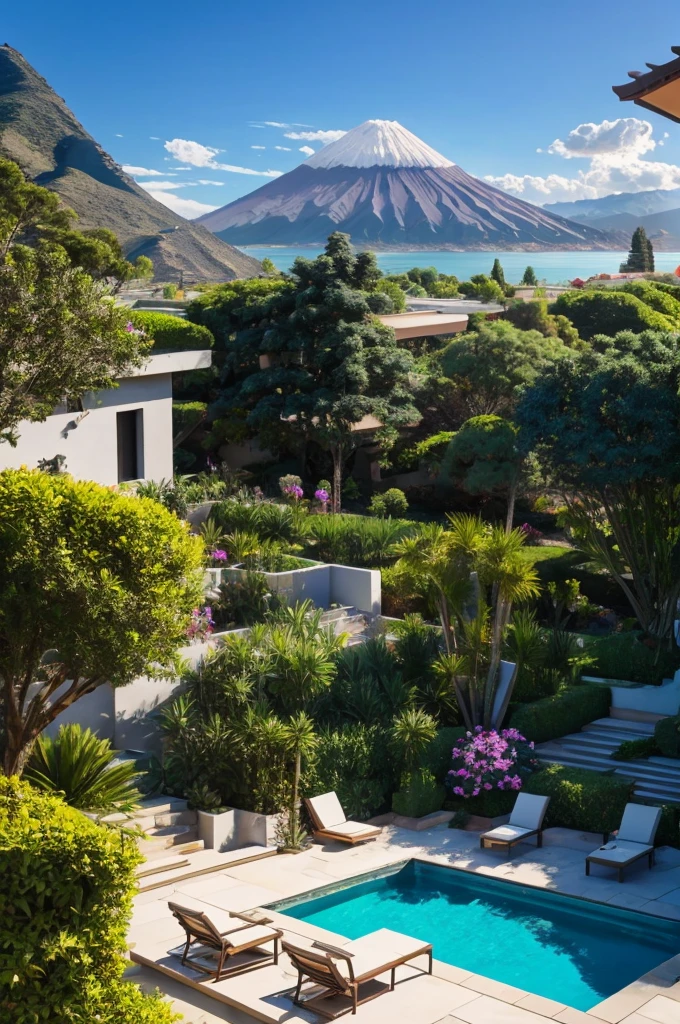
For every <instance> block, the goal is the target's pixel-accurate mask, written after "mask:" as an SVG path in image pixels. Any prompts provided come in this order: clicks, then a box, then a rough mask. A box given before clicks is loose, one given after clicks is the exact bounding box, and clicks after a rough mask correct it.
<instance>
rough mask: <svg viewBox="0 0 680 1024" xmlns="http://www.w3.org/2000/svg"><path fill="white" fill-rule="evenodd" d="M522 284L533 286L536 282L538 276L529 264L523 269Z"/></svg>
mask: <svg viewBox="0 0 680 1024" xmlns="http://www.w3.org/2000/svg"><path fill="white" fill-rule="evenodd" d="M522 284H526V285H530V286H531V287H534V288H535V287H536V285H537V284H538V278H537V277H536V271H535V270H534V268H533V267H531V266H530V267H527V269H526V270H525V271H524V277H523V278H522Z"/></svg>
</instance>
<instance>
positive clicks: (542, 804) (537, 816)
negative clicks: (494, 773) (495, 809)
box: [479, 793, 550, 849]
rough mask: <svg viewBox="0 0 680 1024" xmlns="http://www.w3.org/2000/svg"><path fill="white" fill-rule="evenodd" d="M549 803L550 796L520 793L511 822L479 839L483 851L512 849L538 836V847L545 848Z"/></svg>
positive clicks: (493, 829) (482, 835)
mask: <svg viewBox="0 0 680 1024" xmlns="http://www.w3.org/2000/svg"><path fill="white" fill-rule="evenodd" d="M549 803H550V797H549V796H536V795H534V794H533V793H518V794H517V799H516V800H515V806H514V807H513V809H512V814H511V815H510V821H509V822H508V823H507V825H499V826H498V827H497V828H492V829H491V831H490V832H483V833H482V834H481V836H480V837H479V845H480V846H481V848H482V849H484V848H485V847H486V846H506V847H508V848H511V847H513V846H515V845H516V844H517V843H523V842H524V840H525V839H530V838H531V836H536V846H543V819H544V818H545V812H546V810H547V809H548V804H549Z"/></svg>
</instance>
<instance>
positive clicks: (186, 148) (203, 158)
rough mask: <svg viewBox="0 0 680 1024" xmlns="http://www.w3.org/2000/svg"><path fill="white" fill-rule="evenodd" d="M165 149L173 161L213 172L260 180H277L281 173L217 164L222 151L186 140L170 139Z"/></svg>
mask: <svg viewBox="0 0 680 1024" xmlns="http://www.w3.org/2000/svg"><path fill="white" fill-rule="evenodd" d="M165 148H166V149H167V151H168V153H172V155H173V156H174V158H175V160H179V161H180V162H181V163H185V164H191V165H192V166H193V167H209V168H211V170H213V171H230V172H231V173H232V174H255V175H257V176H258V177H261V178H278V177H279V175H281V174H282V173H283V171H272V170H269V171H255V170H253V169H252V168H251V167H239V166H237V165H235V164H222V163H219V162H218V161H217V160H216V159H215V157H216V156H217V154H218V153H221V152H222V150H220V149H215V148H214V147H213V146H203V145H202V144H201V143H200V142H191V141H189V140H188V139H171V140H170V141H169V142H166V143H165Z"/></svg>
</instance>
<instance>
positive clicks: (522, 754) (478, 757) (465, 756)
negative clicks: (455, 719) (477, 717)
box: [446, 725, 538, 799]
mask: <svg viewBox="0 0 680 1024" xmlns="http://www.w3.org/2000/svg"><path fill="white" fill-rule="evenodd" d="M533 751H534V744H533V743H527V741H526V740H525V738H524V736H522V735H521V734H520V733H519V732H517V730H516V729H503V730H502V731H501V732H496V730H495V729H492V730H491V731H489V732H485V731H484V730H483V729H482V727H481V726H479V725H478V726H477V728H476V729H475V731H474V733H469V732H468V733H466V734H465V736H464V737H462V738H461V739H459V740H458V741H457V743H456V745H455V747H454V748H453V752H452V755H451V756H452V759H453V767H452V768H451V770H450V771H449V773H448V776H447V780H446V784H447V786H448V787H449V789H450V790H451V792H452V793H453V795H454V796H460V797H465V798H466V799H467V798H469V797H476V796H479V795H480V794H481V793H484V792H487V793H488V792H491V791H493V790H518V789H521V788H522V784H523V781H524V779H525V778H526V777H527V775H529V774H530V773H531V772H532V771H535V770H536V767H537V765H538V761H537V760H536V756H535V754H534V752H533Z"/></svg>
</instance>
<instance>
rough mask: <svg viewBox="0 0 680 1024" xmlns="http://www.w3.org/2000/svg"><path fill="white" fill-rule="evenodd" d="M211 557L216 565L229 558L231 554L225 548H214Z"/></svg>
mask: <svg viewBox="0 0 680 1024" xmlns="http://www.w3.org/2000/svg"><path fill="white" fill-rule="evenodd" d="M210 557H211V558H212V560H213V564H215V565H217V564H219V563H220V562H227V561H228V560H229V555H228V554H227V552H226V551H225V550H224V549H223V548H214V549H213V550H212V551H211V553H210Z"/></svg>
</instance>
